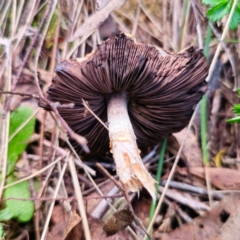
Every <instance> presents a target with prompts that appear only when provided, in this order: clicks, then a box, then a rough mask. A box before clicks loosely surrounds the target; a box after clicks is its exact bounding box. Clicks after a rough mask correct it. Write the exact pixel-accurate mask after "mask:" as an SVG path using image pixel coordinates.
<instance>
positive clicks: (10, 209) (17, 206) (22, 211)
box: [0, 178, 34, 222]
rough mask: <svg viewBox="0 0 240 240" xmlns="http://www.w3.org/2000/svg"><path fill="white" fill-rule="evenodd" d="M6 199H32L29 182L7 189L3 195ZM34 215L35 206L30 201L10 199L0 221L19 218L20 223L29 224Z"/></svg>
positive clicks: (10, 181) (0, 216)
mask: <svg viewBox="0 0 240 240" xmlns="http://www.w3.org/2000/svg"><path fill="white" fill-rule="evenodd" d="M14 181H16V179H14V178H12V179H11V180H9V181H8V182H7V183H8V184H9V183H12V182H14ZM3 196H4V198H11V197H13V198H30V197H31V194H30V191H29V182H28V181H25V182H21V183H19V184H17V185H14V186H12V187H9V188H7V189H6V190H5V191H4V193H3ZM33 213H34V204H33V201H30V200H27V201H25V200H14V199H9V200H6V202H5V208H4V209H3V210H1V211H0V221H6V220H9V219H12V218H17V219H18V221H19V222H28V221H29V220H30V219H31V218H32V216H33Z"/></svg>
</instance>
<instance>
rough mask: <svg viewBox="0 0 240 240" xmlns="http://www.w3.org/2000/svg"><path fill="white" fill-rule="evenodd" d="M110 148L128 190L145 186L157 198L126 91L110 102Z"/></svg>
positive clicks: (115, 96) (117, 169)
mask: <svg viewBox="0 0 240 240" xmlns="http://www.w3.org/2000/svg"><path fill="white" fill-rule="evenodd" d="M108 122H109V138H110V149H111V152H112V154H113V158H114V160H115V163H116V171H117V174H118V176H119V178H120V181H121V182H122V184H123V185H124V186H125V189H126V190H128V191H132V192H136V191H139V189H140V188H141V187H144V188H146V189H147V190H148V192H149V193H150V194H151V196H152V198H153V199H155V198H156V189H155V183H156V181H155V180H154V179H153V178H152V176H151V175H150V174H149V173H148V171H147V169H146V168H145V166H144V164H143V162H142V159H141V157H140V155H139V154H140V150H139V149H138V146H137V142H136V136H135V134H134V131H133V127H132V124H131V121H130V118H129V116H128V111H127V99H126V95H125V93H119V94H115V95H114V96H112V97H111V99H110V100H109V102H108Z"/></svg>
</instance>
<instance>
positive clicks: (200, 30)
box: [191, 0, 213, 207]
mask: <svg viewBox="0 0 240 240" xmlns="http://www.w3.org/2000/svg"><path fill="white" fill-rule="evenodd" d="M191 3H192V8H193V12H194V16H195V19H196V22H197V26H196V27H197V34H198V45H199V48H201V49H203V40H202V29H201V23H200V20H199V16H198V14H197V9H196V6H195V1H193V0H192V1H191ZM204 169H205V179H206V185H207V190H208V199H209V204H210V206H211V207H212V206H213V199H212V186H211V182H210V177H209V173H208V171H207V169H206V166H205V168H204Z"/></svg>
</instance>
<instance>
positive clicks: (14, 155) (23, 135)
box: [7, 106, 35, 174]
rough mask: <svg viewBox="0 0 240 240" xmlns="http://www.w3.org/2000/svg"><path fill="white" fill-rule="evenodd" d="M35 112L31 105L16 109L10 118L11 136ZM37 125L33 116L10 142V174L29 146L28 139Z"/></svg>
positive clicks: (8, 172)
mask: <svg viewBox="0 0 240 240" xmlns="http://www.w3.org/2000/svg"><path fill="white" fill-rule="evenodd" d="M32 114H33V110H32V109H31V108H30V107H27V106H25V107H20V108H18V109H16V110H15V111H14V112H13V113H12V114H11V118H10V129H9V136H11V135H12V134H13V133H14V132H15V131H16V130H17V129H18V128H19V127H20V126H21V125H22V124H23V123H25V122H26V120H27V119H28V118H29V117H30V116H31V115H32ZM34 125H35V118H32V119H31V120H30V121H29V122H28V123H27V124H26V125H25V126H24V127H23V128H22V129H21V130H20V131H19V132H18V133H17V134H16V135H15V136H14V137H13V138H12V140H11V141H10V142H9V144H8V171H7V174H10V173H11V172H12V171H13V169H14V166H15V164H16V162H17V160H18V157H19V155H20V154H22V153H23V151H24V150H25V148H26V146H27V140H28V139H29V138H30V137H31V136H32V133H33V130H34Z"/></svg>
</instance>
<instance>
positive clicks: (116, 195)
mask: <svg viewBox="0 0 240 240" xmlns="http://www.w3.org/2000/svg"><path fill="white" fill-rule="evenodd" d="M121 197H124V194H115V195H111V196H108V195H104V196H88V197H83V199H84V200H85V201H88V200H95V199H106V198H112V199H114V198H121ZM7 200H19V201H73V200H75V201H76V200H77V198H76V197H56V198H52V197H40V198H36V197H31V198H16V197H9V198H3V199H1V202H3V201H7Z"/></svg>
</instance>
